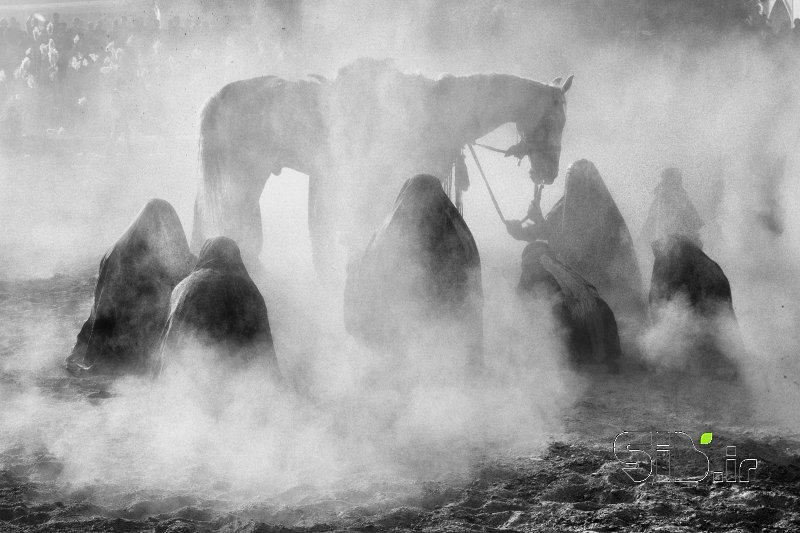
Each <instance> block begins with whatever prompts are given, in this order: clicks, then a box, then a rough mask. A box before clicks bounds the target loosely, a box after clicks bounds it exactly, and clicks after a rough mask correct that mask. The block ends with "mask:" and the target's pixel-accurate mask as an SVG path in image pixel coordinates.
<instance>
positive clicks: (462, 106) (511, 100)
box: [439, 74, 552, 146]
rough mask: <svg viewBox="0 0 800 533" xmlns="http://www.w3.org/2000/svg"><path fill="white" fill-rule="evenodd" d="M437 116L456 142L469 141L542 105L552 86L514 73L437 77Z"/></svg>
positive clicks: (550, 94) (541, 107) (548, 97)
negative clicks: (439, 87) (439, 93)
mask: <svg viewBox="0 0 800 533" xmlns="http://www.w3.org/2000/svg"><path fill="white" fill-rule="evenodd" d="M439 83H440V84H441V86H442V87H441V89H442V93H443V94H442V98H443V101H441V102H440V106H439V107H440V111H441V112H442V116H441V117H440V120H441V121H443V122H444V123H445V124H447V125H448V126H447V129H448V130H450V131H451V134H452V136H453V138H454V139H453V140H454V141H456V142H457V143H459V146H461V145H463V144H465V143H468V142H473V141H475V140H476V139H479V138H480V137H483V136H484V135H486V134H487V133H489V132H491V131H493V130H495V129H497V128H499V127H500V126H502V125H503V124H506V123H508V122H516V121H517V120H519V118H520V117H521V116H522V115H523V114H524V113H530V112H531V110H533V109H536V108H540V109H543V108H544V105H545V102H547V101H549V100H551V99H552V87H550V86H548V85H545V84H542V83H539V82H535V81H533V80H528V79H525V78H519V77H517V76H510V75H504V74H489V75H486V74H477V75H473V76H464V77H454V78H444V79H442V80H440V81H439Z"/></svg>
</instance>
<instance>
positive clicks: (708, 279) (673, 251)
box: [650, 234, 744, 378]
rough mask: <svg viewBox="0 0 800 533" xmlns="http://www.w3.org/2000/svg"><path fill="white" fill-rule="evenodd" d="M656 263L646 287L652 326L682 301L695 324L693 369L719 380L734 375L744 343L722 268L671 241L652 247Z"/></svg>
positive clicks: (692, 246)
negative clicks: (673, 304) (697, 335)
mask: <svg viewBox="0 0 800 533" xmlns="http://www.w3.org/2000/svg"><path fill="white" fill-rule="evenodd" d="M652 247H653V255H654V256H655V261H654V263H653V278H652V282H651V286H650V309H651V313H652V315H653V318H654V320H655V322H656V324H658V323H659V321H660V320H661V319H662V317H663V316H664V312H665V310H666V309H667V308H668V307H667V304H669V303H671V302H674V301H675V300H677V299H679V298H681V299H683V300H684V302H685V304H686V305H687V306H688V309H689V310H690V311H691V312H692V313H693V316H692V320H693V321H699V325H698V324H697V323H695V325H696V326H697V328H696V329H697V331H699V332H700V334H699V338H698V339H697V340H696V342H695V343H694V345H695V348H696V350H695V353H694V354H692V356H693V359H690V363H691V366H692V367H694V368H696V369H698V370H699V371H701V372H708V373H710V374H712V375H716V376H722V377H728V378H731V377H734V376H735V375H736V373H737V370H736V364H735V359H736V358H737V355H739V354H741V353H743V351H744V342H743V340H742V337H741V334H740V332H739V326H738V324H737V321H736V313H735V312H734V309H733V298H732V295H731V286H730V283H729V282H728V278H727V277H726V276H725V273H724V272H723V271H722V268H720V266H719V265H718V264H717V263H716V262H714V261H713V260H712V259H711V258H710V257H708V256H707V255H706V254H705V253H703V251H702V250H701V249H700V247H699V246H698V245H697V243H695V242H694V241H693V240H692V239H691V238H688V237H686V236H684V235H674V234H673V235H670V236H669V237H667V238H665V239H660V240H657V241H655V242H653V244H652Z"/></svg>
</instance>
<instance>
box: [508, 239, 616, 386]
mask: <svg viewBox="0 0 800 533" xmlns="http://www.w3.org/2000/svg"><path fill="white" fill-rule="evenodd" d="M517 295H518V296H519V297H520V298H521V299H523V300H525V299H530V298H546V299H548V300H550V302H551V303H552V309H553V315H554V317H555V319H556V322H557V323H558V325H559V326H560V327H561V328H562V331H563V332H564V337H565V338H564V341H565V344H566V347H567V350H568V353H569V356H570V360H571V362H573V363H576V364H585V363H594V364H597V363H602V364H605V365H606V366H607V367H608V368H609V369H610V370H616V369H617V364H618V360H619V358H620V356H621V353H622V351H621V349H620V342H619V334H618V331H617V321H616V319H615V318H614V313H613V312H612V311H611V308H610V307H609V306H608V304H607V303H606V302H605V300H603V299H602V298H601V297H600V295H599V294H598V293H597V290H596V289H595V288H594V286H592V285H591V284H590V283H589V282H588V281H586V280H585V279H584V278H583V277H582V276H581V275H580V274H578V273H577V272H576V271H575V270H573V269H571V268H570V267H568V266H566V265H565V264H564V263H562V262H561V261H559V260H558V259H557V258H556V257H555V256H554V254H553V252H552V251H551V250H550V246H549V245H548V244H547V243H546V242H544V241H535V242H533V243H531V244H529V245H528V246H527V247H525V250H524V251H523V253H522V275H521V276H520V280H519V285H518V286H517Z"/></svg>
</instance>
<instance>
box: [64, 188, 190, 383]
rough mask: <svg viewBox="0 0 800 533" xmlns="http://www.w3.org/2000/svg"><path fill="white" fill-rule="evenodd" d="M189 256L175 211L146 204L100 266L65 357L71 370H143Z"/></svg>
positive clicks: (158, 202) (167, 206)
mask: <svg viewBox="0 0 800 533" xmlns="http://www.w3.org/2000/svg"><path fill="white" fill-rule="evenodd" d="M194 259H195V258H194V256H193V255H192V254H191V252H190V251H189V245H188V243H187V242H186V234H185V233H184V232H183V226H181V221H180V219H179V218H178V214H177V213H176V212H175V209H174V208H173V207H172V206H171V205H170V204H169V202H167V201H165V200H158V199H154V200H150V201H149V202H148V203H147V204H146V205H145V206H144V208H143V209H142V210H141V211H140V212H139V215H138V216H137V217H136V220H134V221H133V224H131V225H130V226H129V227H128V229H127V230H125V233H123V234H122V237H120V238H119V240H117V242H116V244H114V246H113V248H111V250H110V251H109V252H107V253H106V255H105V256H104V257H103V260H102V261H101V262H100V273H99V276H98V279H97V286H96V288H95V292H94V305H93V306H92V311H91V314H90V315H89V319H88V320H87V321H86V322H85V323H84V325H83V327H82V328H81V331H80V333H78V341H77V342H76V343H75V347H74V348H73V349H72V353H71V354H70V356H69V357H68V358H67V369H68V370H70V371H72V372H85V371H91V372H93V373H94V372H99V373H118V372H122V371H134V372H141V371H143V370H145V369H146V367H147V365H148V362H149V360H150V357H151V356H152V354H153V351H154V350H155V349H156V348H158V340H159V337H160V335H161V332H162V330H163V328H164V323H165V322H166V320H167V315H168V313H169V300H170V294H171V293H172V289H173V288H174V287H175V285H177V284H178V282H180V281H181V280H182V279H183V278H185V277H186V276H187V275H188V274H189V272H191V268H192V264H193V263H194Z"/></svg>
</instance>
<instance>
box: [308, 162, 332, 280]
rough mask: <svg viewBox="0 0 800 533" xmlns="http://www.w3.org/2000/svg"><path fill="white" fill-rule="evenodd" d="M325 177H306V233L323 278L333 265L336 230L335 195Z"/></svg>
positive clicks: (330, 271)
mask: <svg viewBox="0 0 800 533" xmlns="http://www.w3.org/2000/svg"><path fill="white" fill-rule="evenodd" d="M331 189H332V187H331V184H329V183H325V178H320V177H318V176H309V177H308V233H309V237H310V239H311V255H312V258H313V260H314V268H315V269H316V271H317V274H319V275H320V276H321V277H323V278H327V277H329V275H330V274H331V273H332V270H333V265H334V257H335V256H334V254H335V250H336V242H335V237H336V232H335V224H334V222H335V220H334V216H333V214H334V210H333V205H332V204H334V203H335V202H334V200H335V197H334V196H333V191H332V190H331Z"/></svg>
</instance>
